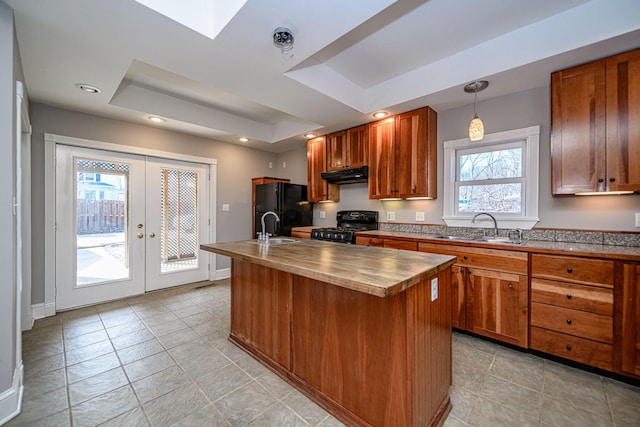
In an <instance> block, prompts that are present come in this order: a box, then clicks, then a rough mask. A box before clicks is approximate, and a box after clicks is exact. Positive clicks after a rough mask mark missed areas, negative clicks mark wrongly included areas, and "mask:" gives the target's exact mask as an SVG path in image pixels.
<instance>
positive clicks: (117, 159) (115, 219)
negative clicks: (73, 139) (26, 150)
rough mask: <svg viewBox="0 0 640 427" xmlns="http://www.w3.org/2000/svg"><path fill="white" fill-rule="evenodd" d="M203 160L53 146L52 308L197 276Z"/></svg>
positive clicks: (200, 273)
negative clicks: (169, 158) (54, 220)
mask: <svg viewBox="0 0 640 427" xmlns="http://www.w3.org/2000/svg"><path fill="white" fill-rule="evenodd" d="M207 177H208V171H207V166H205V165H200V164H195V163H188V162H178V161H171V160H165V159H156V158H147V157H145V156H140V155H135V154H124V153H116V152H111V151H103V150H94V149H88V148H78V147H71V146H65V145H57V146H56V309H57V310H61V309H68V308H73V307H79V306H83V305H89V304H96V303H100V302H104V301H109V300H114V299H118V298H124V297H127V296H132V295H137V294H142V293H144V292H145V291H149V290H155V289H162V288H165V287H169V286H176V285H180V284H184V283H189V282H194V281H198V280H204V279H206V278H207V275H208V265H207V256H206V255H205V256H203V257H202V259H201V257H200V254H199V245H200V242H201V241H202V242H204V241H206V239H207V235H208V228H209V219H208V218H209V213H208V206H209V204H208V201H207V194H208V191H207V185H208V179H207Z"/></svg>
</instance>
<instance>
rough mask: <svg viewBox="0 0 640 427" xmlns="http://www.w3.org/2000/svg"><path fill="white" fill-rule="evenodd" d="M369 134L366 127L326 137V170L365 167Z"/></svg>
mask: <svg viewBox="0 0 640 427" xmlns="http://www.w3.org/2000/svg"><path fill="white" fill-rule="evenodd" d="M368 154H369V133H368V128H367V126H366V125H363V126H358V127H355V128H351V129H348V130H343V131H341V132H336V133H332V134H330V135H327V155H328V165H327V170H330V171H335V170H340V169H347V168H358V167H360V166H365V165H367V161H368Z"/></svg>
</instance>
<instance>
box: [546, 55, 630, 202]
mask: <svg viewBox="0 0 640 427" xmlns="http://www.w3.org/2000/svg"><path fill="white" fill-rule="evenodd" d="M639 116H640V49H636V50H633V51H630V52H627V53H623V54H620V55H616V56H612V57H609V58H605V59H602V60H598V61H594V62H590V63H587V64H583V65H579V66H577V67H572V68H569V69H566V70H561V71H557V72H555V73H553V74H552V75H551V163H552V167H551V174H552V178H551V182H552V193H553V194H554V195H571V194H576V193H584V192H603V191H640V129H639V128H638V126H635V125H634V123H635V122H636V120H635V118H636V117H639Z"/></svg>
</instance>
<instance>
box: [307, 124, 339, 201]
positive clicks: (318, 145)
mask: <svg viewBox="0 0 640 427" xmlns="http://www.w3.org/2000/svg"><path fill="white" fill-rule="evenodd" d="M326 144H327V138H326V137H325V136H319V137H317V138H313V139H310V140H309V141H307V199H308V201H309V202H326V201H332V202H339V201H340V188H339V187H338V186H337V185H335V184H329V183H328V182H327V181H325V180H324V179H322V176H321V175H320V174H321V173H322V172H324V171H326V170H327V147H326Z"/></svg>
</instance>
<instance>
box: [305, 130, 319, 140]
mask: <svg viewBox="0 0 640 427" xmlns="http://www.w3.org/2000/svg"><path fill="white" fill-rule="evenodd" d="M316 136H318V135H316V134H315V133H313V132H309V133H305V134H304V137H305V138H307V139H311V138H315V137H316Z"/></svg>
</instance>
